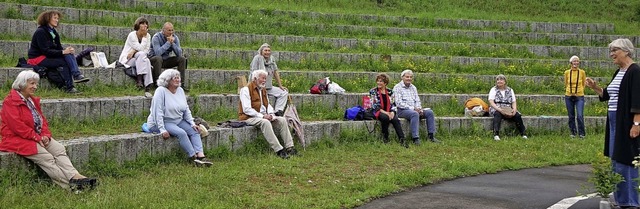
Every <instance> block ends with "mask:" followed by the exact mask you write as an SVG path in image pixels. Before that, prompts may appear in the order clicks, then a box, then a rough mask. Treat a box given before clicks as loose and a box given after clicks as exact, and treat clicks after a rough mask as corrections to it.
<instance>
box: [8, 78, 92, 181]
mask: <svg viewBox="0 0 640 209" xmlns="http://www.w3.org/2000/svg"><path fill="white" fill-rule="evenodd" d="M38 81H40V76H38V74H37V73H35V72H33V71H31V70H25V71H22V72H20V74H18V77H16V80H15V81H13V85H11V91H10V92H9V95H7V97H5V98H4V101H3V102H2V110H0V116H1V117H2V125H1V126H0V133H1V135H2V140H0V151H4V152H14V153H16V154H18V155H20V156H22V157H24V158H27V159H29V160H31V161H33V162H34V163H35V164H36V165H38V166H39V167H40V168H42V170H44V172H45V173H47V175H48V176H49V177H50V178H51V179H52V180H53V182H54V183H56V184H58V185H60V186H61V187H62V188H66V189H68V188H70V189H71V190H73V191H81V190H83V189H91V188H93V187H95V186H96V185H97V184H98V181H97V180H96V179H94V178H87V177H85V176H83V175H81V174H80V173H78V171H77V170H76V169H75V168H74V167H73V165H72V164H71V160H69V157H68V156H67V151H66V150H65V148H64V146H62V144H60V143H59V142H58V141H56V140H54V139H53V137H51V131H50V130H49V123H47V119H46V118H45V117H44V115H43V114H42V109H40V98H39V97H36V96H35V93H36V90H37V89H38Z"/></svg>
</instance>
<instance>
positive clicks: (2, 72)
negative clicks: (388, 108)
mask: <svg viewBox="0 0 640 209" xmlns="http://www.w3.org/2000/svg"><path fill="white" fill-rule="evenodd" d="M25 69H26V68H15V67H5V68H2V67H0V85H10V84H11V83H9V82H13V79H15V77H16V76H17V75H18V73H20V71H22V70H25ZM80 70H81V71H82V72H83V73H84V74H85V75H86V76H87V77H89V78H91V81H89V82H87V83H84V84H82V85H87V86H91V85H95V84H97V83H101V84H108V85H133V84H134V82H133V81H132V79H130V78H129V77H128V76H126V75H125V74H124V73H123V72H122V71H120V70H116V69H99V68H81V69H80ZM378 73H379V72H341V71H283V70H281V71H280V75H281V76H282V77H283V78H285V79H286V78H287V77H302V78H308V80H309V84H310V86H311V84H313V83H314V82H315V81H317V80H318V79H320V78H324V77H330V78H331V79H333V80H363V81H371V82H373V81H374V80H375V79H376V76H377V75H378ZM588 73H589V72H587V74H588ZM611 73H613V71H612V72H611ZM248 74H249V71H248V70H218V69H188V70H187V79H185V80H184V82H185V84H187V85H191V84H195V83H199V82H207V83H211V84H214V85H228V84H235V78H236V77H237V76H240V75H244V76H247V78H249V76H248ZM387 74H388V75H389V77H390V81H392V83H395V81H399V80H400V72H387ZM507 76H508V80H509V82H511V83H517V82H519V83H555V82H558V83H563V82H564V80H563V77H562V76H510V75H507ZM414 78H415V79H416V81H420V80H424V79H459V80H463V81H478V80H480V81H483V82H485V83H486V84H487V86H492V85H494V84H495V75H473V74H445V73H414ZM591 78H593V79H594V80H596V81H597V82H598V83H601V84H606V83H608V82H609V81H610V80H611V78H610V77H591ZM338 83H339V82H338ZM40 85H41V86H40V87H42V88H50V86H51V85H50V84H49V82H47V81H45V80H42V82H40ZM363 85H366V84H363Z"/></svg>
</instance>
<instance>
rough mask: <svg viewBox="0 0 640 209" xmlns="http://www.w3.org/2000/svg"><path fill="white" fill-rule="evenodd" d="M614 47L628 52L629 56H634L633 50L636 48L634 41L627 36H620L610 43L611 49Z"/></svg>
mask: <svg viewBox="0 0 640 209" xmlns="http://www.w3.org/2000/svg"><path fill="white" fill-rule="evenodd" d="M613 48H619V49H621V50H622V51H625V52H627V53H628V54H627V55H628V56H629V57H631V56H633V52H634V50H635V48H634V47H633V43H631V41H630V40H629V39H626V38H619V39H616V40H613V41H612V42H611V43H609V49H613Z"/></svg>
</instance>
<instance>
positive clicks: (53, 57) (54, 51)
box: [27, 10, 89, 94]
mask: <svg viewBox="0 0 640 209" xmlns="http://www.w3.org/2000/svg"><path fill="white" fill-rule="evenodd" d="M60 18H62V14H61V13H60V12H58V11H55V10H50V11H45V12H42V13H40V15H38V20H37V21H38V29H36V31H35V32H34V33H33V36H32V37H31V44H30V45H29V53H28V57H29V59H28V60H27V63H28V64H30V65H34V66H41V67H46V68H52V69H57V70H58V71H59V72H60V75H61V76H62V78H63V79H64V82H65V83H64V85H63V86H60V87H62V88H63V89H64V91H65V92H67V93H71V94H75V93H80V92H79V91H78V90H77V89H76V88H75V87H74V85H73V83H74V82H76V83H80V82H87V81H89V79H88V78H85V77H84V75H82V73H80V70H79V69H78V63H77V61H76V58H75V56H74V55H73V53H75V49H74V48H73V47H70V46H69V47H67V48H64V49H63V48H62V44H60V35H59V34H58V31H56V27H58V21H59V20H60Z"/></svg>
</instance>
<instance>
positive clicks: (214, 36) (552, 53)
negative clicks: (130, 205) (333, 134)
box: [0, 3, 640, 60]
mask: <svg viewBox="0 0 640 209" xmlns="http://www.w3.org/2000/svg"><path fill="white" fill-rule="evenodd" d="M0 5H2V4H1V3H0ZM89 11H94V10H89ZM95 11H99V10H95ZM87 15H94V14H87ZM150 17H156V18H157V19H160V21H164V20H165V19H164V16H153V15H150V16H149V17H147V18H150ZM176 18H178V17H176ZM153 20H155V19H153ZM149 21H151V22H153V21H152V20H149ZM27 26H29V28H25V29H24V30H23V31H24V33H23V34H21V35H29V34H28V32H31V31H32V30H33V27H32V25H27ZM61 28H62V26H61ZM111 29H112V28H109V30H111ZM114 30H116V31H118V32H122V29H120V28H116V29H114ZM154 32H155V31H154V30H152V33H154ZM201 33H202V32H184V31H177V32H176V34H177V35H178V36H179V37H186V40H183V43H185V42H184V41H187V40H193V41H199V42H206V43H212V44H216V43H224V44H226V43H232V44H256V43H278V46H279V47H282V46H286V45H299V44H312V43H323V44H328V45H331V46H332V47H334V48H335V49H343V48H347V49H358V48H361V47H362V46H363V45H364V46H367V47H385V48H398V46H401V47H403V48H406V49H412V48H416V47H420V48H424V47H427V48H435V49H442V50H461V49H466V50H467V51H486V50H488V49H490V50H496V51H500V50H506V51H518V52H523V51H524V52H529V53H531V54H532V55H535V56H540V57H545V58H549V57H556V58H557V57H559V56H562V57H571V56H572V55H578V56H579V57H580V58H581V59H582V60H598V59H599V60H601V59H607V58H608V54H609V49H608V48H607V47H589V46H554V45H526V44H492V43H451V42H423V41H390V40H375V39H348V38H327V37H305V36H288V35H259V34H246V33H217V32H204V33H205V35H201ZM72 34H73V35H80V37H76V36H71V38H76V39H82V40H86V39H95V37H86V35H91V34H87V33H85V34H84V36H82V34H79V33H72ZM107 34H108V33H107ZM125 35H126V34H125ZM452 53H453V52H452ZM635 57H636V58H639V57H640V55H635Z"/></svg>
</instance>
